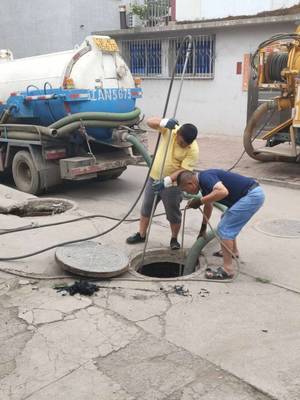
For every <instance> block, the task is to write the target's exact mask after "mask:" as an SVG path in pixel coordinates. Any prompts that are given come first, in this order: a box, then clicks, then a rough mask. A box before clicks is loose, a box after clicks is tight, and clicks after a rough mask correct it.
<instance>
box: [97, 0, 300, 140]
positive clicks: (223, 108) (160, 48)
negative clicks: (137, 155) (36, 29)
mask: <svg viewBox="0 0 300 400" xmlns="http://www.w3.org/2000/svg"><path fill="white" fill-rule="evenodd" d="M182 1H183V0H176V1H173V2H171V5H172V7H174V8H175V10H174V9H173V10H171V12H170V18H169V21H168V24H164V23H163V20H161V22H158V23H157V25H156V26H149V24H148V22H147V21H142V23H141V26H136V27H134V28H132V29H127V30H121V31H120V30H119V31H110V32H109V34H110V35H111V36H112V37H114V38H115V39H116V40H117V41H118V43H119V45H120V48H121V50H122V54H123V57H124V58H125V59H126V61H127V63H128V65H129V67H130V69H131V71H132V72H133V74H134V75H136V76H139V77H141V78H142V87H143V91H144V95H143V99H142V100H141V101H140V103H139V105H140V107H141V109H142V110H143V112H144V113H145V114H146V116H150V115H161V114H162V112H163V109H164V104H165V101H166V95H167V91H168V87H169V83H170V76H171V73H172V70H173V68H174V63H175V58H176V54H177V51H178V49H179V46H180V43H181V41H182V40H183V38H184V37H185V36H186V35H188V34H190V35H192V37H193V51H192V55H191V58H190V60H189V63H188V67H187V72H186V76H185V78H186V79H185V82H184V87H183V91H182V95H181V99H180V103H179V108H178V113H177V117H178V119H179V121H180V122H182V123H183V122H192V123H195V124H196V125H197V126H198V127H199V131H200V132H202V133H203V134H228V135H242V133H243V131H244V128H245V125H246V120H247V103H248V90H247V89H248V80H249V73H250V68H249V61H250V55H251V53H253V52H254V51H255V50H256V48H257V46H258V44H259V43H261V42H262V41H264V40H266V39H268V38H269V37H270V36H272V35H274V34H276V33H279V32H294V31H295V29H296V28H297V26H298V24H300V7H298V3H299V2H295V1H284V0H282V1H279V0H278V1H266V2H259V1H252V0H251V1H248V0H245V2H236V1H228V2H226V3H231V5H232V6H233V5H234V3H239V5H238V8H237V9H238V12H239V13H242V15H241V16H235V17H229V16H228V15H227V14H228V13H230V14H232V13H235V12H237V11H236V10H235V8H234V7H233V8H232V9H230V10H227V11H226V12H225V11H224V7H219V8H214V7H213V6H214V5H216V4H219V3H220V1H219V0H210V1H208V0H202V1H201V0H199V1H197V2H196V1H194V0H187V1H185V2H184V3H185V4H187V3H189V4H190V5H191V7H189V8H188V7H185V8H186V10H185V14H184V17H183V13H182V12H181V11H180V10H181V8H180V7H181V6H180V4H181V3H182ZM192 3H193V4H194V6H195V7H196V6H199V5H200V6H201V7H202V8H201V9H200V11H201V10H202V12H204V11H205V10H206V11H205V14H199V15H200V16H201V15H205V16H206V15H207V16H210V17H212V16H214V17H215V18H214V19H210V20H206V19H202V17H201V18H200V20H199V18H196V20H195V21H193V20H194V19H195V15H196V13H195V7H192V5H193V4H192ZM244 3H245V8H244V9H241V4H242V5H244ZM260 3H268V4H269V5H268V7H267V8H266V4H265V6H264V7H262V6H261V4H260ZM295 3H296V4H295ZM209 4H210V8H211V10H213V11H214V13H213V11H210V12H208V10H209V7H208V5H209ZM223 4H224V2H222V5H223ZM251 4H252V6H251ZM254 5H256V6H257V7H256V8H255V7H254ZM204 6H205V7H206V8H205V7H204ZM247 6H248V8H247ZM250 6H251V7H250ZM275 6H277V7H278V6H280V7H284V6H292V8H291V9H286V8H280V9H277V10H276V11H274V7H275ZM225 8H226V7H225ZM262 10H263V11H262ZM174 11H175V12H174ZM248 12H249V13H250V15H245V13H248ZM261 12H263V14H260V13H261ZM187 13H189V14H187ZM224 13H225V14H224ZM252 14H254V15H252ZM224 15H226V17H224ZM219 16H222V17H224V18H219ZM173 18H175V19H176V20H177V19H178V18H182V20H181V21H172V19H173ZM186 18H189V19H188V20H186ZM183 20H184V21H185V22H183ZM97 32H98V33H104V34H105V33H108V32H104V31H97ZM184 53H185V52H184ZM183 64H184V55H183V57H180V59H179V62H178V64H177V66H176V81H175V85H174V88H173V91H172V100H171V102H170V106H169V110H168V115H172V114H173V111H174V104H175V102H176V96H177V90H178V82H179V80H178V79H179V77H180V74H181V72H182V68H183Z"/></svg>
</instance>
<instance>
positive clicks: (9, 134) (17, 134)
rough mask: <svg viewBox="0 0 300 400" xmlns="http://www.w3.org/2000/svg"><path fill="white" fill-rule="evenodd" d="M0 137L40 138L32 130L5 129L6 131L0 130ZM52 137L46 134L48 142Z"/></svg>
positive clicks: (15, 138) (16, 138) (17, 138)
mask: <svg viewBox="0 0 300 400" xmlns="http://www.w3.org/2000/svg"><path fill="white" fill-rule="evenodd" d="M0 137H1V138H2V139H14V140H25V141H26V140H35V141H36V140H40V137H39V135H38V134H37V132H36V133H34V132H30V131H28V132H24V131H6V132H0ZM53 139H54V136H47V141H49V143H50V142H51V140H53Z"/></svg>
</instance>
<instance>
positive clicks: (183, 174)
mask: <svg viewBox="0 0 300 400" xmlns="http://www.w3.org/2000/svg"><path fill="white" fill-rule="evenodd" d="M193 175H194V173H193V172H192V171H182V172H180V174H179V175H178V176H177V179H176V182H177V186H180V184H181V183H182V182H184V181H185V180H187V179H191V177H192V176H193Z"/></svg>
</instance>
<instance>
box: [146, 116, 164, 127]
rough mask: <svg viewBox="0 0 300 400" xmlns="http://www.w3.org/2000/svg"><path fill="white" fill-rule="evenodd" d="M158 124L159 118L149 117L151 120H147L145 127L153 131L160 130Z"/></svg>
mask: <svg viewBox="0 0 300 400" xmlns="http://www.w3.org/2000/svg"><path fill="white" fill-rule="evenodd" d="M160 122H161V118H159V117H151V118H148V119H147V125H148V126H149V128H151V129H155V130H159V129H161V127H160V125H159V124H160Z"/></svg>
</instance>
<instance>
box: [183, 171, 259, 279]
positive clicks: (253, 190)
mask: <svg viewBox="0 0 300 400" xmlns="http://www.w3.org/2000/svg"><path fill="white" fill-rule="evenodd" d="M177 184H178V186H179V187H180V189H181V190H183V191H185V192H187V193H191V194H197V193H198V192H199V190H200V191H201V192H202V196H203V197H202V198H201V199H194V200H192V201H190V202H189V204H188V207H189V208H198V207H200V206H201V205H204V209H203V214H204V217H203V222H202V225H201V229H200V234H199V235H200V236H201V235H204V234H205V232H206V226H207V221H208V220H209V218H210V216H211V213H212V209H213V203H214V202H215V201H217V202H218V203H221V204H224V205H225V206H226V207H228V208H227V210H226V211H225V213H224V214H223V216H222V218H221V221H220V223H219V225H218V227H217V233H218V235H219V237H220V238H221V240H222V255H223V262H224V265H223V268H218V269H217V270H216V271H214V270H211V269H209V270H208V271H207V272H206V277H207V278H208V279H231V278H232V277H233V275H234V273H233V267H232V254H234V255H235V256H236V257H238V255H239V254H238V248H237V243H236V237H237V235H238V234H239V233H240V231H241V230H242V228H243V227H244V226H245V225H246V223H247V222H248V221H249V220H250V218H251V217H252V216H253V215H254V214H255V213H256V212H257V211H258V210H259V208H260V207H261V206H262V205H263V202H264V200H265V195H264V192H263V190H262V188H261V187H260V186H259V184H258V182H256V181H255V180H254V179H252V178H247V177H245V176H242V175H239V174H235V173H232V172H227V171H224V170H221V169H208V170H206V171H203V172H200V173H199V174H198V175H196V174H193V173H192V172H189V171H183V172H182V173H181V174H180V175H179V176H178V177H177ZM228 249H229V250H230V251H229V250H228Z"/></svg>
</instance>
